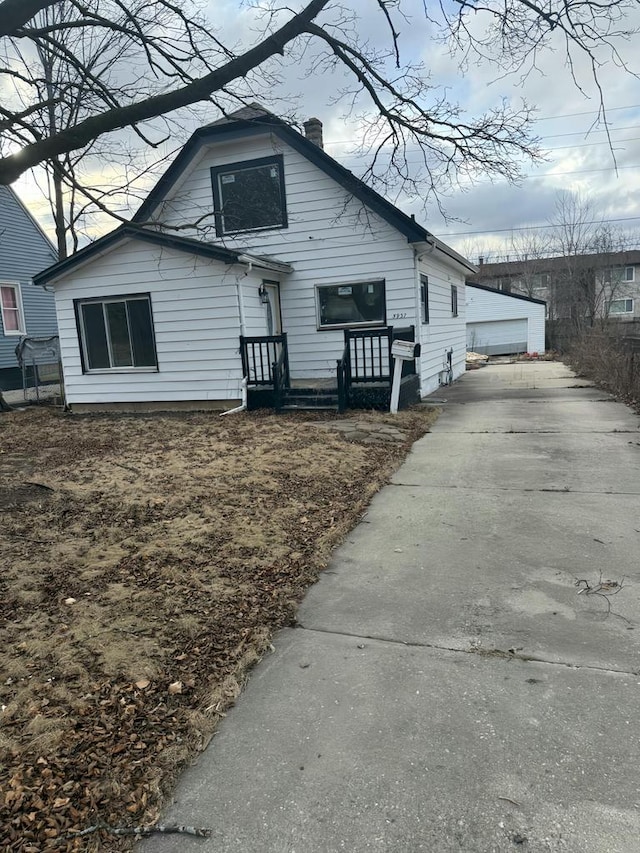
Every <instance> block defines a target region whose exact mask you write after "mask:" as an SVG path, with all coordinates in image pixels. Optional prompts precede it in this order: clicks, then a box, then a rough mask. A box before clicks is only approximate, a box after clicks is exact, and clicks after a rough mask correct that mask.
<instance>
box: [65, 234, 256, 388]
mask: <svg viewBox="0 0 640 853" xmlns="http://www.w3.org/2000/svg"><path fill="white" fill-rule="evenodd" d="M260 281H261V277H260V275H259V274H258V273H257V272H256V271H255V270H254V271H253V272H252V273H251V274H250V275H247V270H246V267H239V266H238V267H228V266H226V265H225V264H222V263H220V262H219V261H214V260H209V259H207V258H198V257H194V256H192V255H189V254H187V253H185V252H181V251H176V250H174V249H168V248H164V247H163V248H160V247H156V246H150V245H149V244H148V243H144V242H141V241H137V240H130V241H129V242H126V243H124V244H120V245H118V246H116V247H114V248H113V249H112V250H111V251H110V252H108V253H107V254H106V255H104V256H102V257H100V258H97V259H96V260H95V261H93V262H92V263H89V264H87V265H86V266H84V267H81V268H79V269H76V270H75V271H74V272H73V273H72V274H71V275H70V276H69V277H68V278H66V279H62V280H60V281H59V282H57V283H56V306H57V312H58V325H59V327H60V343H61V354H62V362H63V367H64V374H65V390H66V394H67V399H68V402H69V403H70V404H71V405H73V404H74V403H75V404H83V403H129V402H180V401H192V400H202V401H206V400H237V399H239V397H240V383H241V380H242V369H241V360H240V354H239V335H240V318H239V310H238V286H237V285H238V283H240V286H241V287H242V291H243V302H244V308H245V315H246V318H247V323H248V325H249V328H248V329H247V333H251V334H264V333H265V332H264V328H265V326H264V320H263V318H264V311H262V312H261V311H260V309H259V307H258V299H259V297H258V288H259V286H260ZM141 292H148V293H149V294H150V297H151V305H152V319H153V326H154V330H155V341H156V351H157V357H158V371H157V372H151V373H145V372H139V371H131V372H128V373H127V372H125V373H111V372H109V371H106V372H105V373H84V374H83V372H82V364H81V359H80V348H79V342H78V331H77V326H76V316H75V312H74V300H77V299H91V298H104V297H109V296H113V295H118V296H120V297H126V296H127V295H135V294H139V293H141Z"/></svg>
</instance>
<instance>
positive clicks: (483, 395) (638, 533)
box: [141, 363, 640, 853]
mask: <svg viewBox="0 0 640 853" xmlns="http://www.w3.org/2000/svg"><path fill="white" fill-rule="evenodd" d="M443 395H444V389H440V392H439V393H438V398H439V399H441V398H442V397H443ZM531 403H544V405H538V406H532V405H531ZM442 405H443V408H444V413H443V415H442V416H441V418H440V419H439V420H438V422H437V423H436V424H435V426H434V428H433V430H432V432H431V433H430V434H429V435H427V436H425V437H424V438H423V439H421V440H420V441H419V442H417V443H416V445H414V448H413V450H412V452H411V454H410V456H409V457H408V459H407V461H406V463H405V465H403V466H402V468H400V469H399V470H398V472H397V473H396V474H395V476H394V478H393V484H392V485H390V486H389V487H387V488H386V489H384V490H383V491H382V492H381V493H380V494H379V495H377V496H376V498H375V499H374V500H373V502H372V504H371V506H370V507H369V510H368V512H367V514H366V517H365V518H364V519H363V522H362V523H361V524H360V525H359V526H358V527H357V528H355V529H354V530H353V531H352V532H351V533H350V534H349V536H348V537H347V540H346V541H345V543H344V544H343V546H342V547H341V548H340V549H338V550H337V551H336V553H335V556H334V559H333V561H332V564H331V566H330V567H329V569H328V570H327V571H326V572H325V573H324V574H323V575H322V577H321V579H320V581H319V582H318V583H317V584H316V585H315V587H313V588H312V590H311V591H310V592H309V594H308V596H307V598H306V599H305V601H304V602H303V604H302V606H301V608H300V611H299V616H298V618H299V627H297V628H290V629H287V630H285V631H283V632H281V633H280V634H279V635H278V636H277V637H276V638H275V640H274V645H275V652H274V653H273V654H271V655H269V656H268V657H267V658H265V660H264V661H263V662H262V663H261V664H260V665H259V666H258V667H257V668H256V670H255V672H254V673H253V675H252V676H251V678H250V680H249V683H248V686H247V688H246V690H245V692H244V694H243V695H242V696H241V697H240V699H239V701H238V703H237V707H236V708H234V709H233V710H232V711H231V712H230V714H229V715H228V718H227V719H226V720H225V721H224V723H223V725H222V726H221V729H220V732H219V734H218V735H217V736H216V738H215V739H214V741H213V742H212V744H211V745H210V747H209V749H208V750H207V752H206V753H205V754H204V755H203V756H202V758H201V760H200V761H199V762H198V764H197V765H196V766H194V767H193V768H191V769H190V770H189V771H188V772H187V773H186V774H185V775H184V777H183V779H182V780H181V782H180V784H179V785H178V787H177V789H176V792H175V802H174V803H173V805H172V806H171V807H170V808H169V809H168V812H167V814H166V815H165V816H164V817H165V819H166V820H167V821H171V822H177V823H186V824H195V825H202V826H209V827H211V828H212V830H213V835H212V838H211V839H210V840H203V841H202V842H200V841H198V842H197V847H198V850H199V851H202V853H213V851H216V853H232V851H233V853H254V851H255V853H281V851H282V853H284V851H287V853H333V851H342V850H348V851H350V853H359V851H398V853H405V851H409V852H410V853H413V851H428V853H449V851H452V853H453V851H456V853H503V851H504V853H507V851H514V850H523V851H532V853H533V851H535V853H539V852H541V851H563V853H634V851H640V842H639V841H638V839H639V838H640V818H639V814H640V774H639V771H638V764H639V761H638V759H639V758H640V720H639V718H638V713H637V708H638V700H639V699H640V675H638V671H639V669H640V654H639V652H640V634H639V633H638V632H639V631H640V606H639V605H640V595H639V587H638V581H639V580H640V559H639V557H638V553H639V551H640V549H639V547H638V546H639V544H640V513H639V511H638V508H639V506H640V501H639V496H640V444H638V441H640V436H639V433H638V423H639V420H638V417H637V416H636V415H635V414H634V413H633V412H632V411H631V410H630V409H628V408H626V407H625V406H623V405H621V404H617V403H614V402H612V401H611V400H609V399H605V398H603V394H602V392H601V391H597V390H596V389H593V388H590V387H588V386H587V384H586V383H584V382H577V381H576V379H575V377H573V376H572V375H571V374H570V372H569V371H568V370H567V368H566V367H565V366H564V365H558V364H553V363H533V364H515V365H500V366H496V367H488V368H485V369H483V370H480V371H474V372H472V373H470V374H468V375H467V376H466V377H465V378H464V379H463V380H462V381H461V382H459V383H458V384H457V385H455V386H453V387H451V388H447V389H446V402H445V403H443V404H442ZM480 428H481V429H482V432H478V430H479V429H480ZM636 436H638V440H636ZM599 578H602V579H605V580H606V579H611V580H615V581H616V582H618V583H620V582H622V583H623V589H622V590H621V591H620V592H619V594H618V595H615V596H610V597H609V600H608V601H607V600H606V599H602V598H599V597H598V596H595V595H586V594H578V593H579V591H580V589H581V588H583V584H582V583H581V581H582V580H583V579H584V580H587V581H588V582H589V583H590V585H592V586H593V585H594V584H596V583H597V582H598V579H599ZM623 579H624V580H623ZM185 849H186V848H185V841H184V839H179V838H173V837H171V836H167V837H162V838H157V837H156V838H152V839H149V840H148V841H146V842H144V843H143V844H142V845H141V850H143V851H144V853H147V851H148V852H149V853H151V851H153V853H156V851H157V853H168V851H173V853H177V851H183V850H185Z"/></svg>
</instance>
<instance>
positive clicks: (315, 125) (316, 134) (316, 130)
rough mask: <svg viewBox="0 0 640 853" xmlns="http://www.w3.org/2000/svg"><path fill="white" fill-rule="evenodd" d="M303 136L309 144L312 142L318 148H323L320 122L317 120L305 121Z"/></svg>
mask: <svg viewBox="0 0 640 853" xmlns="http://www.w3.org/2000/svg"><path fill="white" fill-rule="evenodd" d="M304 135H305V136H306V138H307V139H308V140H309V142H313V144H314V145H317V146H318V148H324V145H323V144H322V122H321V121H320V119H319V118H310V119H308V121H305V123H304Z"/></svg>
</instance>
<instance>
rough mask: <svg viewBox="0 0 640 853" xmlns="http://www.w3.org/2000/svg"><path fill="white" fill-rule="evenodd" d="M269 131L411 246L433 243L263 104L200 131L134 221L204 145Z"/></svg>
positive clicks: (418, 227) (152, 206)
mask: <svg viewBox="0 0 640 853" xmlns="http://www.w3.org/2000/svg"><path fill="white" fill-rule="evenodd" d="M266 132H269V133H273V134H275V135H276V136H278V137H279V138H280V139H282V141H283V142H286V143H287V144H288V145H290V146H291V148H293V149H294V150H295V151H297V152H298V153H299V154H302V156H303V157H306V158H307V160H309V161H310V162H312V163H313V164H314V165H315V166H317V167H318V168H319V169H322V171H323V172H325V174H327V175H329V177H330V178H333V180H334V181H336V182H337V183H338V184H340V185H341V186H342V187H343V188H344V189H345V190H346V191H347V192H348V193H350V194H351V195H353V196H354V197H355V198H357V199H358V200H359V201H361V202H362V203H363V204H364V205H366V206H367V207H368V208H369V209H370V210H373V211H374V212H375V213H377V214H378V215H379V216H380V217H381V218H382V219H384V220H385V221H386V222H388V223H389V225H392V226H393V227H394V228H396V229H397V230H398V231H400V233H401V234H404V236H405V237H406V238H407V240H408V241H409V242H410V243H421V242H433V239H434V238H433V236H432V235H431V234H430V233H429V231H427V230H426V229H425V228H423V227H422V226H421V225H418V223H417V222H416V221H415V219H414V218H413V217H412V216H407V214H406V213H403V212H402V211H401V210H399V209H398V208H397V207H395V206H394V205H393V204H391V202H389V201H387V200H386V199H385V198H383V197H382V196H381V195H380V194H379V193H377V192H376V191H375V190H372V189H371V187H368V186H367V185H366V184H365V183H364V182H363V181H361V180H360V178H357V177H356V176H355V175H354V174H353V172H350V171H349V170H348V169H346V168H345V167H344V166H342V165H340V163H338V161H337V160H334V159H333V157H330V156H329V155H328V154H327V153H326V152H325V151H323V149H322V148H319V147H318V146H317V145H316V144H315V143H313V142H310V141H309V140H308V139H307V138H306V137H304V136H303V135H302V134H301V133H298V131H297V130H295V129H294V128H293V127H291V126H290V125H289V124H287V123H286V122H285V121H283V120H282V119H280V118H278V117H277V116H275V115H273V113H270V112H268V111H267V110H265V109H264V108H263V107H261V106H260V104H251V105H250V106H247V107H244V108H243V109H241V110H238V111H237V112H235V113H231V114H230V115H229V116H225V117H223V118H221V119H218V120H217V121H214V122H213V123H212V124H208V125H204V126H203V127H200V128H198V130H196V131H195V133H194V134H193V135H192V136H191V137H190V139H189V140H188V142H187V143H186V144H185V146H184V147H183V148H182V150H181V151H180V153H179V154H178V156H177V157H176V159H175V160H174V161H173V163H172V164H171V165H170V166H169V168H168V169H167V171H166V172H165V173H164V175H163V176H162V177H161V178H160V180H159V181H158V183H157V184H156V185H155V187H154V188H153V189H152V190H151V192H150V193H149V195H148V196H147V198H146V199H145V201H144V202H143V203H142V205H141V206H140V208H139V209H138V211H137V212H136V214H135V215H134V216H133V219H132V222H145V221H146V220H148V219H150V218H151V215H152V213H153V210H154V209H155V207H156V206H157V205H158V204H159V203H160V202H161V200H162V199H163V198H164V197H165V196H166V195H167V193H168V192H169V190H170V189H171V187H173V186H174V185H175V184H176V182H177V181H178V180H179V178H180V177H181V175H182V174H183V172H184V171H185V170H186V169H187V167H188V165H189V163H190V162H191V160H192V159H193V157H194V156H195V155H196V153H197V152H198V151H199V150H200V148H201V147H202V146H204V145H207V144H208V143H210V142H218V141H224V140H229V139H233V138H239V137H244V136H252V135H258V134H262V133H266Z"/></svg>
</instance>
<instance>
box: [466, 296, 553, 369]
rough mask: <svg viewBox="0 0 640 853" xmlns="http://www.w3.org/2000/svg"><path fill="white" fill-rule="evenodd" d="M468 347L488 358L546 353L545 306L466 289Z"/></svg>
mask: <svg viewBox="0 0 640 853" xmlns="http://www.w3.org/2000/svg"><path fill="white" fill-rule="evenodd" d="M467 324H468V328H467V343H468V346H469V348H472V349H477V350H478V351H479V352H484V349H485V348H486V347H490V351H489V354H494V355H497V354H505V355H506V354H509V353H516V352H544V349H545V305H544V304H540V303H538V302H531V301H529V300H527V299H519V298H518V297H516V296H510V295H509V294H507V293H491V292H490V291H488V290H483V289H482V288H480V287H473V285H471V284H470V285H468V286H467Z"/></svg>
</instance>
